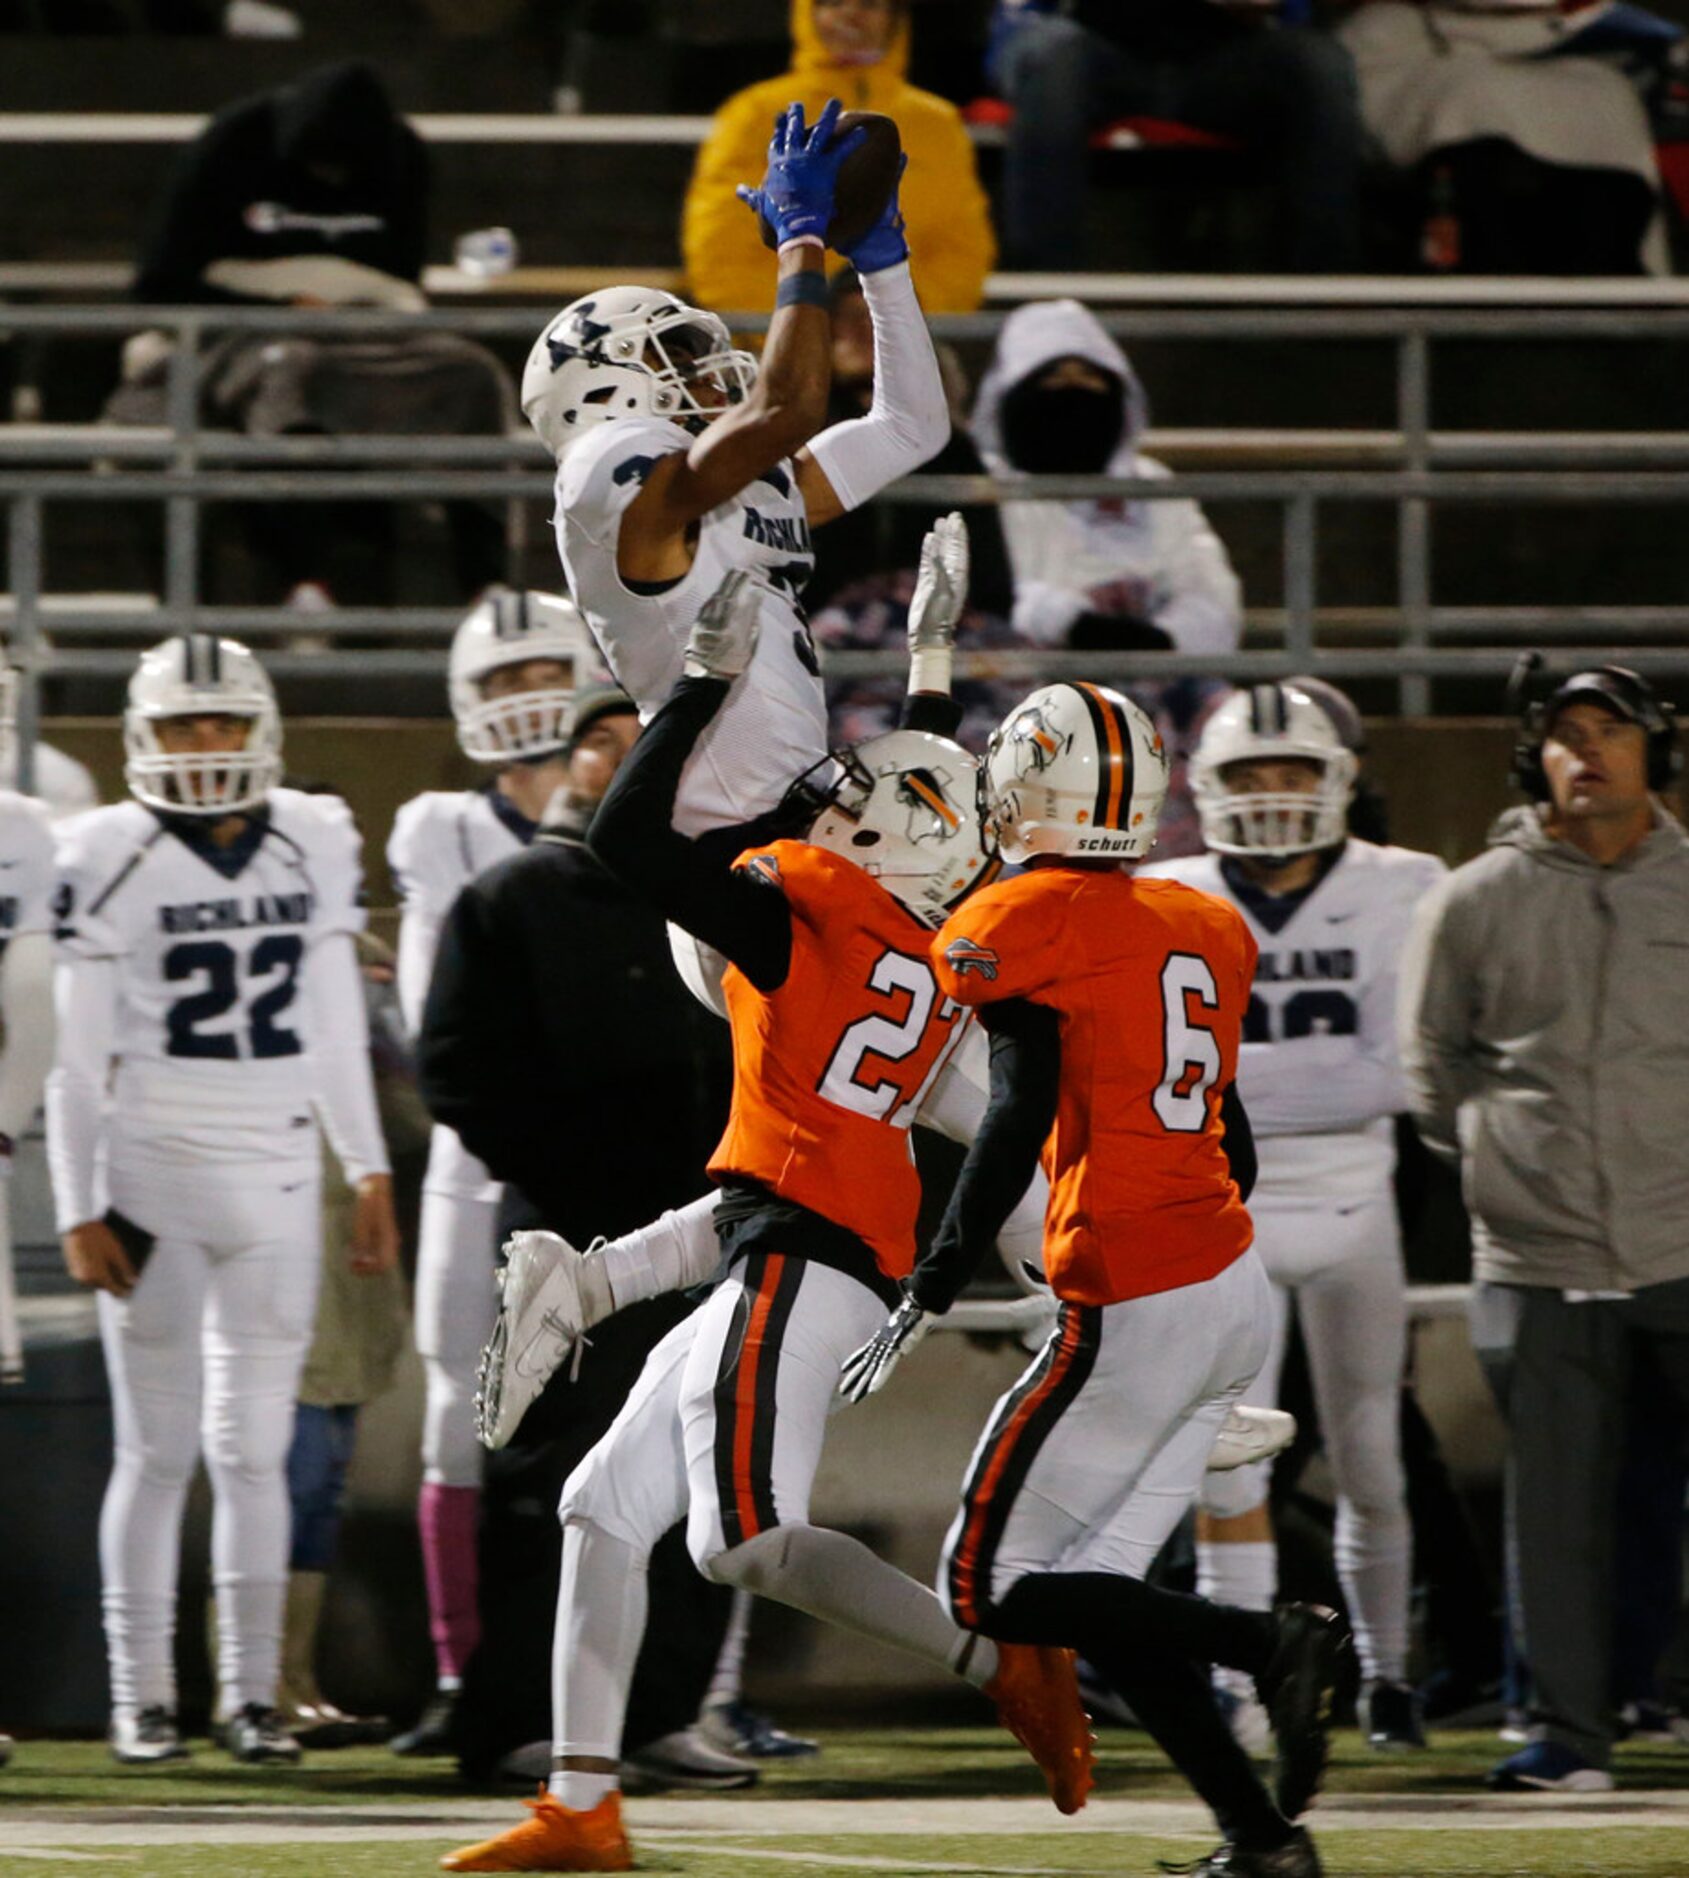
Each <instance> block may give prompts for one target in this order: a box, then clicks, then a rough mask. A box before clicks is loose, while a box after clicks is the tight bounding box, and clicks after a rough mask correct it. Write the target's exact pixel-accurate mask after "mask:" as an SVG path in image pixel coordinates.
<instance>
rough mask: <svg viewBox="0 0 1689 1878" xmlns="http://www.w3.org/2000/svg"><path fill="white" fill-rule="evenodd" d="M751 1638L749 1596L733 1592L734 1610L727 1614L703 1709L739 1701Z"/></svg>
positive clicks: (744, 1593) (747, 1593)
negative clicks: (724, 1633)
mask: <svg viewBox="0 0 1689 1878" xmlns="http://www.w3.org/2000/svg"><path fill="white" fill-rule="evenodd" d="M750 1636H751V1594H750V1592H748V1591H735V1592H734V1594H733V1608H732V1610H731V1611H730V1612H729V1613H728V1618H727V1633H726V1635H725V1636H724V1637H723V1638H722V1640H721V1649H720V1651H719V1653H718V1654H717V1656H716V1659H715V1674H714V1675H713V1676H711V1677H710V1692H709V1694H708V1695H706V1696H705V1697H704V1707H705V1708H717V1707H720V1706H723V1705H724V1704H726V1703H729V1702H737V1701H738V1700H739V1695H740V1691H741V1690H742V1689H743V1687H744V1680H745V1645H746V1644H747V1643H748V1642H749V1641H750Z"/></svg>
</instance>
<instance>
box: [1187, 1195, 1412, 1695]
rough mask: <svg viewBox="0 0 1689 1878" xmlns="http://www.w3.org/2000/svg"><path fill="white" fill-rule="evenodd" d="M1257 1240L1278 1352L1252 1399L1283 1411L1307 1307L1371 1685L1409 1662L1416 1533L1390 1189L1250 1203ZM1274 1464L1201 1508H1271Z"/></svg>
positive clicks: (1218, 1478) (1228, 1483)
mask: <svg viewBox="0 0 1689 1878" xmlns="http://www.w3.org/2000/svg"><path fill="white" fill-rule="evenodd" d="M1249 1211H1250V1214H1251V1216H1252V1217H1253V1219H1254V1221H1255V1245H1256V1249H1257V1250H1258V1251H1259V1252H1260V1254H1261V1259H1262V1262H1263V1263H1264V1264H1265V1266H1266V1268H1267V1275H1268V1276H1269V1277H1270V1278H1271V1279H1272V1281H1273V1334H1272V1346H1271V1348H1270V1350H1269V1351H1268V1354H1267V1360H1266V1362H1265V1363H1263V1364H1262V1366H1261V1373H1260V1375H1259V1377H1257V1378H1256V1381H1255V1385H1254V1387H1253V1388H1251V1389H1250V1390H1249V1391H1248V1393H1247V1394H1246V1395H1245V1396H1244V1398H1243V1399H1244V1401H1246V1402H1250V1403H1255V1404H1258V1405H1260V1406H1263V1407H1268V1408H1270V1407H1273V1406H1274V1405H1276V1403H1277V1401H1278V1388H1279V1372H1280V1370H1281V1369H1282V1368H1283V1365H1284V1351H1285V1343H1286V1340H1287V1337H1288V1332H1289V1319H1290V1305H1291V1301H1292V1299H1294V1300H1295V1305H1296V1312H1297V1316H1298V1317H1299V1318H1300V1320H1301V1324H1302V1336H1303V1339H1304V1341H1305V1343H1306V1345H1307V1350H1308V1367H1309V1370H1310V1372H1311V1376H1312V1380H1313V1387H1314V1402H1315V1404H1316V1406H1317V1407H1318V1409H1319V1418H1320V1427H1321V1430H1322V1432H1323V1434H1324V1438H1325V1452H1326V1458H1327V1459H1328V1460H1329V1461H1330V1463H1331V1472H1332V1478H1333V1480H1334V1482H1335V1484H1336V1487H1337V1530H1336V1534H1335V1537H1334V1547H1333V1549H1334V1552H1335V1556H1336V1564H1337V1576H1338V1579H1339V1581H1340V1582H1341V1584H1342V1586H1343V1595H1344V1597H1345V1598H1346V1599H1347V1600H1348V1605H1349V1618H1350V1622H1351V1624H1352V1625H1353V1627H1354V1633H1355V1650H1356V1654H1357V1655H1358V1656H1359V1658H1360V1666H1361V1673H1362V1675H1363V1676H1364V1677H1366V1678H1367V1679H1368V1680H1369V1681H1370V1680H1373V1679H1376V1678H1383V1679H1385V1680H1387V1681H1392V1682H1395V1681H1400V1680H1401V1678H1402V1676H1403V1675H1404V1674H1405V1673H1406V1668H1407V1641H1408V1597H1409V1592H1410V1589H1411V1580H1412V1567H1413V1534H1412V1530H1411V1528H1410V1525H1409V1522H1408V1514H1407V1480H1406V1476H1405V1474H1404V1473H1403V1470H1402V1445H1401V1387H1402V1371H1403V1366H1404V1364H1405V1362H1406V1357H1407V1291H1406V1277H1405V1274H1404V1272H1403V1269H1402V1241H1401V1229H1400V1226H1399V1224H1398V1222H1397V1218H1396V1204H1395V1199H1394V1197H1393V1195H1391V1194H1390V1192H1389V1191H1388V1190H1385V1191H1383V1192H1380V1193H1378V1194H1375V1195H1374V1196H1372V1197H1371V1198H1369V1199H1365V1200H1360V1201H1354V1202H1348V1203H1345V1204H1343V1205H1333V1203H1332V1202H1331V1201H1330V1200H1325V1201H1315V1200H1311V1199H1310V1200H1306V1201H1304V1200H1297V1199H1293V1198H1284V1199H1280V1198H1278V1197H1276V1196H1270V1197H1267V1198H1265V1199H1264V1198H1262V1196H1261V1195H1260V1193H1259V1191H1257V1192H1256V1194H1255V1195H1253V1196H1252V1197H1251V1199H1250V1203H1249ZM1271 1480H1272V1469H1271V1464H1270V1463H1257V1464H1255V1465H1253V1466H1250V1467H1239V1468H1237V1469H1235V1470H1234V1471H1233V1472H1231V1473H1229V1474H1209V1475H1207V1476H1206V1478H1205V1479H1204V1481H1203V1482H1202V1495H1201V1504H1202V1507H1203V1510H1204V1511H1205V1512H1209V1513H1216V1514H1219V1515H1220V1516H1222V1517H1230V1516H1233V1515H1235V1514H1238V1513H1247V1512H1250V1511H1251V1510H1252V1509H1254V1508H1255V1507H1258V1506H1262V1505H1264V1504H1265V1503H1266V1499H1267V1491H1268V1488H1269V1486H1270V1484H1271Z"/></svg>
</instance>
